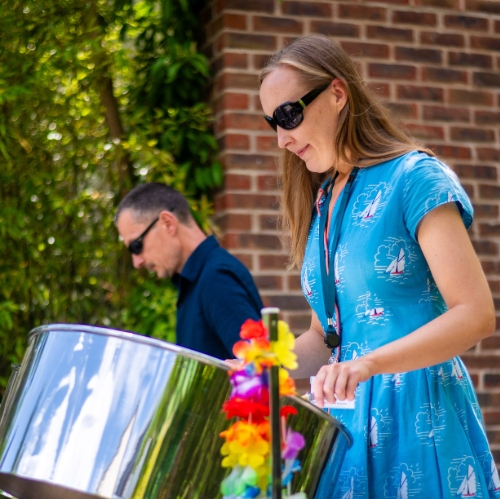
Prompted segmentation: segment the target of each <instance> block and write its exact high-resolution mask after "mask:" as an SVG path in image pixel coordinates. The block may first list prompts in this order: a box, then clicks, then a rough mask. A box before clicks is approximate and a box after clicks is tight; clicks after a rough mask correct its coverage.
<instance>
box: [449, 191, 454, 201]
mask: <svg viewBox="0 0 500 499" xmlns="http://www.w3.org/2000/svg"><path fill="white" fill-rule="evenodd" d="M452 201H453V194H452V193H451V192H448V203H451V202H452Z"/></svg>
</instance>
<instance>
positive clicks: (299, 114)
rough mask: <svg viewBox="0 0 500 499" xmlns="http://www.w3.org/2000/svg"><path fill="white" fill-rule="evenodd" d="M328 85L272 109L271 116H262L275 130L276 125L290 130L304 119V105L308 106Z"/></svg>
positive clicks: (276, 128)
mask: <svg viewBox="0 0 500 499" xmlns="http://www.w3.org/2000/svg"><path fill="white" fill-rule="evenodd" d="M329 86H330V84H329V83H327V84H326V85H322V86H321V87H318V88H315V89H313V90H311V91H310V92H309V93H307V94H306V95H304V97H302V98H301V99H299V100H298V101H297V102H285V103H284V104H281V106H278V107H277V108H276V109H275V110H274V113H273V117H272V118H271V117H270V116H267V115H266V116H264V118H265V119H266V121H267V122H268V123H269V126H270V127H271V128H272V129H273V130H274V131H275V132H277V131H278V126H279V127H281V128H284V129H285V130H292V129H294V128H296V127H298V126H299V125H300V124H301V123H302V120H303V119H304V109H305V108H306V106H308V105H309V104H310V103H311V102H312V101H313V100H314V99H316V97H317V96H318V95H319V94H320V93H321V92H323V90H325V89H326V88H328V87H329Z"/></svg>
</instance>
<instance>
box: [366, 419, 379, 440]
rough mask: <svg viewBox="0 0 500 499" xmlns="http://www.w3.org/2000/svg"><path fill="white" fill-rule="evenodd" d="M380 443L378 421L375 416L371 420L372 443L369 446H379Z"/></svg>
mask: <svg viewBox="0 0 500 499" xmlns="http://www.w3.org/2000/svg"><path fill="white" fill-rule="evenodd" d="M377 444H378V423H377V420H376V419H375V417H374V416H372V419H371V421H370V445H369V446H368V447H377Z"/></svg>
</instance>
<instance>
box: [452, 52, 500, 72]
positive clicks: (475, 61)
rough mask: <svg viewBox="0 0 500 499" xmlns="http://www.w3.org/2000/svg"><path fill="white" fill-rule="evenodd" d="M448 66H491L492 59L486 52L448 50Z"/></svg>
mask: <svg viewBox="0 0 500 499" xmlns="http://www.w3.org/2000/svg"><path fill="white" fill-rule="evenodd" d="M448 64H449V65H450V66H471V67H476V68H485V69H486V68H492V67H493V59H492V57H491V56H490V55H486V54H470V53H469V54H468V53H465V52H450V53H449V54H448Z"/></svg>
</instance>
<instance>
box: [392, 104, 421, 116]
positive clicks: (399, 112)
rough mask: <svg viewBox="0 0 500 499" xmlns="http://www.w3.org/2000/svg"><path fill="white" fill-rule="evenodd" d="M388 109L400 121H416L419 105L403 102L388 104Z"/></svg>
mask: <svg viewBox="0 0 500 499" xmlns="http://www.w3.org/2000/svg"><path fill="white" fill-rule="evenodd" d="M385 107H387V108H388V109H389V110H390V111H391V112H392V114H394V115H395V116H397V117H398V118H399V119H416V118H417V116H418V112H417V105H416V104H410V103H402V102H386V103H385Z"/></svg>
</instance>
